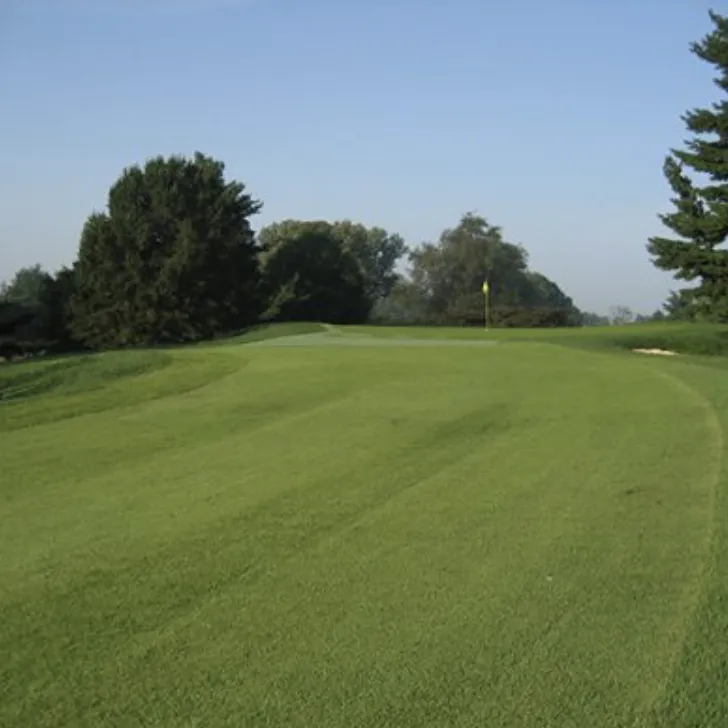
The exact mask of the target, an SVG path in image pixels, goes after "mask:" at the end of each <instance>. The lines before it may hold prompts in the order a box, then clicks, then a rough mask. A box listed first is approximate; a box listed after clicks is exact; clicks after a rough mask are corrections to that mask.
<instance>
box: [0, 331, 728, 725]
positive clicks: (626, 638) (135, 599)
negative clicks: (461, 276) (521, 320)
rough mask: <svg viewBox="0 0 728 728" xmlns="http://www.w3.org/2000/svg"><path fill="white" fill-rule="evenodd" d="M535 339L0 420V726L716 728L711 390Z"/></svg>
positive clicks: (726, 576)
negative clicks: (588, 727) (678, 727)
mask: <svg viewBox="0 0 728 728" xmlns="http://www.w3.org/2000/svg"><path fill="white" fill-rule="evenodd" d="M270 333H271V332H270V331H269V334H270ZM365 333H371V331H368V332H365ZM375 333H376V335H382V331H381V330H377V332H375ZM463 333H465V334H466V335H475V332H463ZM552 334H554V335H553V336H552V337H551V338H549V337H548V336H545V337H544V339H543V340H542V341H540V342H534V341H532V342H529V343H524V342H517V341H507V340H506V339H507V337H505V336H503V341H504V345H503V346H497V347H487V348H483V349H480V348H475V349H470V348H465V349H463V348H447V347H443V348H428V349H416V348H396V347H392V348H372V349H367V348H357V349H352V348H335V347H326V348H321V349H315V348H311V349H296V348H285V349H281V348H271V349H265V348H252V347H251V348H248V347H245V346H238V347H236V346H228V347H221V348H216V347H211V348H194V349H190V350H186V351H179V352H165V353H164V354H163V355H164V356H165V357H169V358H168V359H167V358H165V359H164V362H165V365H164V367H161V366H159V367H157V365H158V364H159V362H154V363H151V359H150V360H148V361H149V362H150V363H149V365H148V367H147V368H142V369H141V370H140V371H138V372H137V373H136V374H134V375H128V376H124V377H118V378H112V375H111V374H110V373H111V372H113V371H114V366H116V364H118V367H119V368H118V370H117V371H118V372H119V374H122V373H124V372H128V371H129V367H131V364H127V362H124V364H122V363H121V362H122V361H123V357H125V356H127V354H122V353H119V354H113V355H108V359H107V361H106V363H105V364H104V366H105V367H108V368H107V369H106V371H107V375H108V376H107V381H106V384H105V385H104V388H102V389H99V388H98V387H97V386H96V385H94V386H93V387H91V386H90V387H89V388H87V389H86V390H85V391H81V389H83V388H81V389H79V388H78V385H70V384H69V385H67V388H66V389H67V390H68V388H69V387H70V389H71V390H73V388H74V387H76V389H75V391H73V392H70V393H69V392H68V391H66V393H65V394H64V393H62V392H63V389H64V388H63V386H58V387H56V388H55V389H54V390H53V389H50V388H49V389H47V390H46V391H45V392H44V393H43V394H42V396H40V395H39V396H36V397H32V398H28V399H27V400H25V401H24V402H15V403H9V404H3V405H0V429H2V430H3V434H2V439H0V462H2V477H1V478H0V519H1V520H0V523H2V524H3V525H2V528H0V553H2V554H3V559H2V561H0V654H1V655H3V660H2V661H1V662H0V725H12V726H18V727H21V728H22V727H24V726H33V727H34V728H36V727H43V726H95V727H96V726H120V725H129V726H132V725H133V726H175V728H176V727H178V726H181V727H184V726H203V725H204V726H208V725H210V726H314V725H315V726H322V727H323V728H326V726H344V725H346V726H357V727H358V726H372V727H374V726H376V727H379V726H397V727H402V728H406V727H407V726H413V727H414V726H418V727H419V726H484V725H498V726H525V727H528V726H559V727H562V726H563V727H568V726H574V728H576V727H577V726H578V727H579V728H581V727H582V726H605V727H609V726H620V727H622V726H636V727H640V728H656V727H657V726H660V727H663V726H664V727H667V726H671V727H672V726H684V727H687V726H716V727H717V726H722V725H726V724H728V696H726V694H725V690H724V679H725V669H726V665H728V645H726V644H725V640H723V636H724V635H725V634H726V633H728V613H727V612H726V610H725V608H724V605H725V604H726V603H728V490H727V488H726V486H727V484H726V480H725V472H724V469H723V454H724V448H725V442H724V439H723V431H724V428H725V426H726V418H727V417H728V407H727V406H726V405H727V404H728V384H726V381H725V376H724V372H723V371H722V370H720V369H719V368H712V367H704V366H700V365H696V363H694V361H700V360H693V358H691V357H685V358H682V357H681V358H678V359H677V360H669V361H664V360H652V359H648V358H646V357H645V358H640V357H638V356H636V355H632V356H625V355H623V354H621V353H619V352H614V353H610V352H609V351H608V350H607V348H604V349H603V351H602V352H597V351H594V350H589V349H588V348H587V349H583V348H578V347H577V348H569V347H566V346H564V345H563V342H564V339H563V338H562V339H561V340H560V341H559V345H558V346H554V345H552V344H551V342H556V341H557V339H558V334H556V332H552ZM401 335H402V332H399V333H397V336H401ZM410 335H412V332H410ZM422 335H424V334H422V333H418V335H417V336H422ZM431 335H438V336H439V335H442V332H441V331H438V332H437V333H433V334H431ZM461 335H462V334H461ZM481 335H482V334H481ZM501 336H502V335H501ZM570 336H573V337H575V338H573V339H571V341H573V342H574V343H577V344H581V343H582V342H581V341H578V336H577V334H570ZM511 338H514V337H513V336H512V335H511ZM610 346H612V345H610ZM154 354H155V355H156V354H162V353H161V352H155V353H154ZM140 356H141V357H143V356H146V355H142V354H140ZM139 361H142V359H140V360H139ZM114 362H116V364H114ZM81 366H89V365H81ZM25 367H28V369H27V370H28V371H30V370H31V368H30V366H29V365H22V366H20V367H18V368H17V369H15V372H16V373H21V372H23V371H24V368H25ZM125 367H126V368H125ZM155 367H157V368H155ZM8 371H10V370H8ZM68 371H71V370H70V369H69V370H68ZM88 371H89V372H90V371H91V369H88ZM56 374H59V372H56ZM59 376H60V374H59ZM145 395H146V396H145ZM44 402H45V404H46V406H47V407H49V408H50V409H51V410H52V411H54V412H55V416H54V417H53V418H51V419H49V418H48V417H47V416H46V414H45V409H44V407H43V406H41V404H42V403H44ZM102 402H104V403H105V404H104V406H103V407H102V406H101V405H102ZM64 408H65V409H64ZM19 412H24V413H25V414H24V415H23V416H22V417H20V416H19V415H18V413H19Z"/></svg>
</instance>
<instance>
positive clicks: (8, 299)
mask: <svg viewBox="0 0 728 728" xmlns="http://www.w3.org/2000/svg"><path fill="white" fill-rule="evenodd" d="M56 286H57V284H56V278H55V277H54V276H52V275H50V274H49V273H47V272H46V271H45V270H44V269H43V268H42V266H40V265H33V266H27V267H25V268H21V269H20V270H18V271H17V273H16V274H15V275H14V276H13V278H12V279H11V280H10V281H8V282H6V283H4V284H3V285H2V287H0V300H2V301H3V302H4V303H5V304H8V305H6V307H5V311H6V317H7V312H8V311H15V312H16V313H19V312H22V315H19V316H17V317H15V318H14V320H15V325H13V326H12V327H11V331H10V330H8V329H5V332H4V336H5V338H4V343H5V348H6V350H8V349H9V348H14V349H15V350H16V351H22V352H24V353H27V354H31V353H34V352H37V351H41V350H49V349H58V348H65V347H67V345H68V343H69V339H68V337H67V335H66V334H67V325H66V319H65V301H64V302H61V301H60V300H59V298H58V295H57V294H56ZM8 306H9V307H8ZM0 335H2V334H0Z"/></svg>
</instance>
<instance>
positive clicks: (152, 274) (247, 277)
mask: <svg viewBox="0 0 728 728" xmlns="http://www.w3.org/2000/svg"><path fill="white" fill-rule="evenodd" d="M223 173H224V165H223V163H222V162H219V161H216V160H214V159H211V158H210V157H206V156H204V155H202V154H200V153H197V154H196V155H195V156H194V158H192V159H185V158H183V157H178V156H173V157H169V158H166V159H165V158H163V157H156V158H154V159H150V160H149V161H147V162H146V164H145V165H144V167H143V168H141V167H139V166H133V167H129V168H127V169H125V170H124V172H123V173H122V175H121V177H120V178H119V180H118V181H117V182H116V183H115V184H114V185H113V187H112V188H111V190H110V192H109V197H108V212H106V213H95V214H93V215H91V216H90V217H89V219H88V221H87V222H86V225H85V226H84V229H83V233H82V236H81V243H80V246H79V256H78V261H77V263H76V267H75V284H76V290H75V292H74V295H73V299H72V312H73V328H74V333H75V334H76V336H78V338H79V339H81V340H82V341H83V342H84V343H86V344H87V345H89V346H92V347H115V346H128V345H141V344H157V343H172V342H183V341H195V340H200V339H205V338H209V337H212V336H214V335H216V334H220V333H224V332H228V331H231V330H234V329H240V328H242V327H244V326H246V325H249V324H251V323H253V322H255V321H256V319H257V316H258V313H259V300H258V284H259V271H258V249H257V246H256V243H255V238H254V234H253V231H252V229H251V227H250V222H249V219H250V217H251V216H252V215H254V214H256V213H257V212H258V211H259V210H260V208H261V203H259V202H257V201H256V200H253V199H252V198H251V197H250V196H249V195H248V194H246V193H245V191H244V190H245V187H244V185H242V184H241V183H239V182H226V181H225V178H224V174H223Z"/></svg>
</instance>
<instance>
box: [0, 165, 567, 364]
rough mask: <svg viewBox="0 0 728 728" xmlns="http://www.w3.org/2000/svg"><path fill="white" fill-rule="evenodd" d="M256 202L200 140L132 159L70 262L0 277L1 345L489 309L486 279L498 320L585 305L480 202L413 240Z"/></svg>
mask: <svg viewBox="0 0 728 728" xmlns="http://www.w3.org/2000/svg"><path fill="white" fill-rule="evenodd" d="M261 207H262V203H261V202H260V201H258V200H255V199H253V198H252V197H251V196H250V195H249V194H248V193H247V192H246V188H245V185H243V184H242V183H241V182H238V181H230V180H227V179H226V178H225V167H224V164H223V163H222V162H221V161H218V160H215V159H213V158H211V157H208V156H205V155H204V154H202V153H199V152H198V153H196V154H195V155H194V156H193V157H191V158H186V157H183V156H170V157H162V156H158V157H153V158H151V159H148V160H147V161H146V162H145V163H144V164H143V165H134V166H130V167H127V168H125V169H124V170H122V172H121V174H120V176H119V177H118V179H117V180H116V181H115V182H114V184H113V185H112V186H111V188H110V189H109V191H108V196H107V205H106V208H105V210H104V211H97V212H93V213H92V214H90V215H89V216H88V218H87V219H86V221H85V224H84V225H83V229H82V232H81V236H80V241H79V245H78V254H77V257H76V260H75V261H74V262H73V264H72V265H71V266H69V267H64V268H62V269H61V270H59V271H57V272H56V273H54V274H50V273H48V272H46V271H45V270H44V269H43V268H42V267H41V266H40V265H36V266H31V267H28V268H23V269H21V270H19V271H18V272H17V273H16V274H15V276H14V277H13V278H12V279H11V280H10V281H8V282H7V283H4V284H0V343H1V344H2V346H3V352H4V355H5V356H6V357H13V356H16V355H17V354H18V353H20V354H26V353H33V352H38V351H59V350H66V351H67V350H73V349H77V348H85V349H88V350H93V349H104V348H116V347H125V346H145V345H156V344H165V343H182V342H187V341H198V340H203V339H209V338H213V337H215V336H218V335H225V334H229V333H234V332H237V331H240V330H241V329H244V328H246V327H248V326H250V325H253V324H255V323H257V322H259V321H296V320H299V321H302V320H309V321H311V320H316V321H326V322H331V323H339V324H351V323H364V322H366V321H368V320H369V321H389V322H400V323H421V324H456V325H463V324H476V325H482V323H483V295H482V284H483V281H484V280H488V281H489V282H490V286H491V292H492V295H491V299H492V310H493V314H494V315H493V319H492V323H493V324H495V325H502V326H555V325H570V324H573V323H575V322H577V321H578V318H579V314H578V312H577V311H576V309H575V307H574V305H573V303H572V301H571V299H570V298H569V297H568V296H566V295H565V294H564V293H563V291H562V290H561V289H560V288H559V286H558V285H556V283H554V282H553V281H551V280H550V279H549V278H547V277H546V276H544V275H543V274H541V273H539V272H537V271H533V270H531V269H530V268H529V266H528V254H527V252H526V250H525V248H523V247H522V246H520V245H515V244H513V243H510V242H508V241H506V240H505V239H504V237H503V234H502V231H501V230H500V228H498V227H496V226H493V225H491V224H490V223H489V222H488V221H487V220H486V219H485V218H483V217H479V216H477V215H475V214H472V213H468V214H466V215H464V216H462V218H461V219H460V220H459V222H458V224H457V225H456V226H455V227H453V228H449V229H447V230H445V231H443V232H442V234H441V235H440V236H439V239H438V240H437V242H436V243H425V244H424V245H421V246H418V247H417V248H415V249H408V247H407V245H406V243H405V241H404V239H403V238H402V236H401V235H399V234H397V233H392V232H389V231H387V230H386V229H384V228H382V227H378V226H367V225H364V224H362V223H360V222H355V221H352V220H348V219H345V220H336V221H334V222H329V221H326V220H293V219H287V220H283V221H281V222H275V223H271V224H269V225H267V226H266V227H264V228H262V229H261V230H260V232H259V233H258V235H257V236H256V234H255V232H254V231H253V229H252V226H251V219H252V217H253V216H254V215H256V214H257V213H258V212H259V211H260V210H261ZM403 260H405V261H408V262H409V271H407V272H405V271H404V270H401V269H400V268H399V266H400V264H401V262H402V261H403ZM0 356H3V354H0Z"/></svg>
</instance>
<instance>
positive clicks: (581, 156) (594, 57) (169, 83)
mask: <svg viewBox="0 0 728 728" xmlns="http://www.w3.org/2000/svg"><path fill="white" fill-rule="evenodd" d="M709 7H710V6H709V5H707V4H706V5H704V4H703V3H702V2H697V1H693V2H691V1H688V2H686V1H685V0H611V2H596V0H551V1H550V2H544V0H520V2H514V3H507V2H502V1H500V0H499V1H495V0H449V2H444V1H442V2H435V1H432V0H368V1H367V2H355V1H354V0H0V99H2V105H1V108H2V111H1V112H0V159H1V160H2V165H3V174H2V176H1V177H0V278H7V277H9V276H10V275H12V273H13V272H14V271H15V269H17V268H18V267H20V266H23V265H30V264H34V263H36V262H38V263H41V264H43V265H44V266H45V267H47V268H49V269H55V268H57V267H58V266H60V265H61V264H66V263H70V262H71V261H72V260H73V258H74V256H75V252H76V248H77V244H78V237H79V233H80V230H81V227H82V225H83V223H84V220H85V218H86V216H87V215H88V214H89V213H90V212H92V211H93V210H95V209H97V210H98V209H103V207H104V205H105V200H106V193H107V191H108V188H109V186H110V185H111V184H112V183H113V182H114V180H115V179H116V177H117V176H118V175H119V173H120V172H121V171H122V169H123V168H124V167H125V166H127V165H130V164H133V163H137V162H143V161H144V160H145V159H146V158H148V157H150V156H154V155H157V154H164V155H167V154H173V153H181V154H192V153H193V152H194V151H196V150H200V151H202V152H205V153H207V154H210V155H213V156H215V157H217V158H220V159H222V160H223V161H225V163H226V165H227V172H228V174H229V175H230V176H231V177H234V178H237V179H239V180H241V181H242V182H244V183H245V184H246V185H247V187H248V189H249V191H250V192H251V193H252V194H253V195H254V196H255V197H257V198H259V199H262V200H263V202H264V205H265V207H264V210H263V213H262V214H261V215H260V216H259V217H258V218H257V226H258V227H259V226H261V225H263V224H265V223H267V222H271V221H273V220H278V219H282V218H287V217H294V218H307V219H310V218H325V219H330V220H334V219H340V218H350V219H353V220H357V221H361V222H363V223H365V224H371V225H374V224H376V225H380V226H382V227H385V228H387V229H388V230H391V231H393V232H399V233H400V234H402V235H403V236H404V237H405V239H406V240H407V241H408V243H410V244H411V245H415V244H418V243H420V242H422V241H424V240H434V239H436V238H437V236H438V234H439V233H440V232H441V230H442V229H443V228H445V227H449V226H452V225H454V224H456V223H457V221H458V219H459V217H460V215H461V214H462V213H464V212H466V211H469V210H475V211H477V212H478V213H480V214H482V215H484V216H485V217H486V218H487V219H488V221H489V222H491V223H493V224H497V225H501V226H502V227H503V229H504V233H505V236H506V238H507V239H508V240H510V241H512V242H519V243H522V244H523V245H525V247H526V248H527V249H528V251H529V252H530V254H531V264H532V267H533V268H535V269H537V270H539V271H541V272H543V273H545V274H546V275H548V276H549V277H551V278H553V279H554V280H555V281H556V282H557V283H559V284H560V285H561V286H562V288H564V290H565V291H566V292H567V293H568V294H569V295H571V296H572V297H573V298H574V299H575V301H576V303H577V305H579V306H580V307H582V308H585V309H589V310H597V311H601V312H605V311H606V310H607V309H608V308H609V306H610V305H612V304H626V305H629V306H632V307H633V308H635V309H636V310H638V311H641V312H650V311H652V310H654V309H655V308H656V307H658V306H659V304H660V303H661V302H662V300H663V299H664V297H665V295H666V293H667V291H668V290H669V288H670V287H671V286H673V282H672V281H671V280H670V278H669V277H668V276H666V275H665V274H662V273H660V272H658V271H656V270H655V269H654V268H653V267H652V265H651V263H650V262H649V259H648V256H647V253H646V251H645V243H646V239H647V238H648V236H649V235H652V234H655V233H659V232H660V231H661V226H660V223H659V221H658V219H657V214H658V213H659V212H665V211H668V210H669V209H670V205H669V197H670V191H669V188H668V187H667V185H666V183H665V181H664V179H663V177H662V173H661V166H662V162H663V158H664V156H665V154H666V152H667V151H668V149H669V148H670V147H671V146H673V147H674V146H680V145H681V144H682V140H683V139H684V138H685V136H686V132H685V129H684V126H683V124H682V122H681V120H680V116H681V114H682V113H684V111H686V110H687V109H688V108H691V107H694V106H698V105H705V104H708V103H710V102H712V101H714V100H717V89H715V87H714V86H713V84H712V82H711V78H712V73H711V69H710V68H709V67H708V66H707V65H706V64H704V63H702V62H701V61H699V60H698V59H697V58H696V57H695V56H693V55H692V54H691V53H690V52H689V48H688V46H689V43H690V42H691V41H693V40H697V39H699V38H700V37H702V36H703V35H704V34H705V33H706V32H708V31H709V30H710V23H709V19H708V15H707V11H708V8H709ZM718 9H719V8H718Z"/></svg>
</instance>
